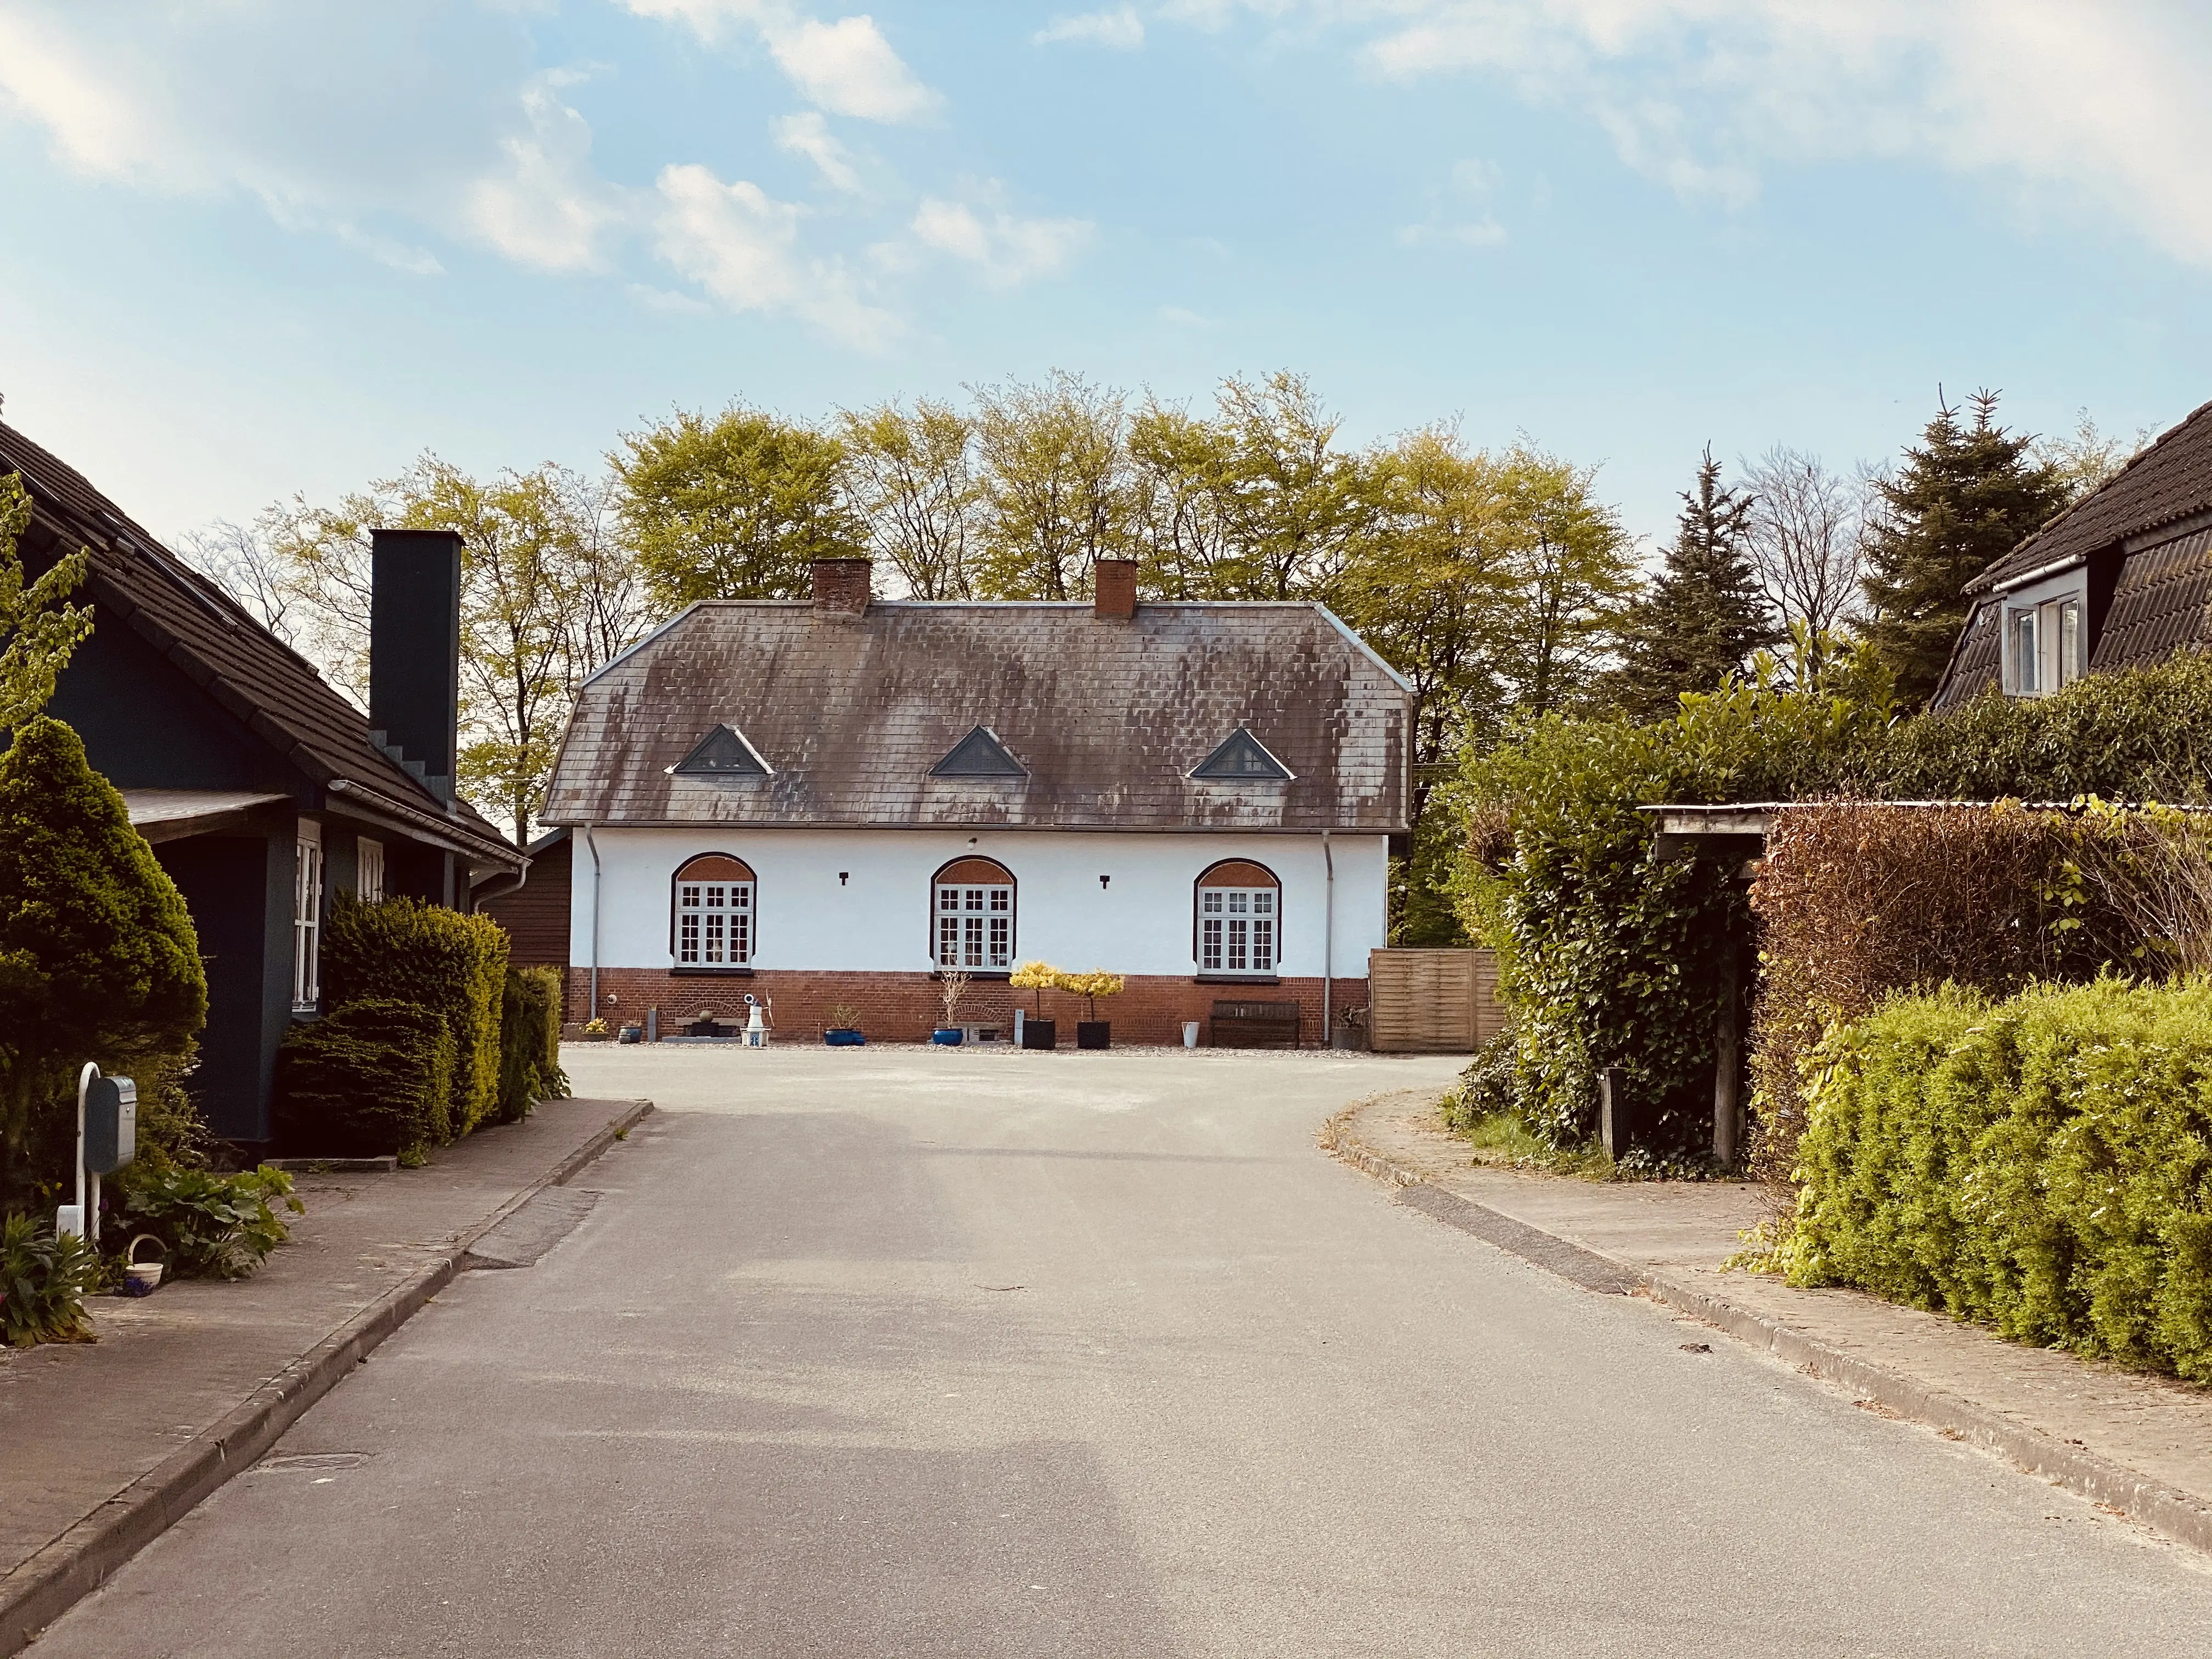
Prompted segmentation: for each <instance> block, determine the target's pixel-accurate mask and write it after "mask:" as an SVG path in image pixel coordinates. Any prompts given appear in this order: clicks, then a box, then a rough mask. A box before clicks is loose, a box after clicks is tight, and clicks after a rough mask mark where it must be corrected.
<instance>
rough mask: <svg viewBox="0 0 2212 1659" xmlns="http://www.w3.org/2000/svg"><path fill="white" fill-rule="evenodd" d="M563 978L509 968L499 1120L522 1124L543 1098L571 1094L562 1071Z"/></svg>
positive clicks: (503, 997) (540, 970)
mask: <svg viewBox="0 0 2212 1659" xmlns="http://www.w3.org/2000/svg"><path fill="white" fill-rule="evenodd" d="M561 994H562V986H561V975H560V973H559V972H558V970H556V969H551V968H510V969H507V985H506V989H505V991H504V993H503V994H502V995H501V1002H500V1021H499V1121H501V1122H502V1123H519V1122H520V1121H522V1120H523V1119H524V1118H526V1117H527V1116H529V1115H530V1109H531V1108H532V1106H534V1105H535V1104H537V1103H538V1102H539V1101H541V1100H559V1099H562V1097H565V1096H566V1095H567V1094H568V1073H565V1072H563V1071H562V1069H561Z"/></svg>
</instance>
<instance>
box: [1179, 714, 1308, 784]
mask: <svg viewBox="0 0 2212 1659" xmlns="http://www.w3.org/2000/svg"><path fill="white" fill-rule="evenodd" d="M1191 776H1193V777H1194V778H1205V779H1207V780H1208V781H1212V782H1215V783H1285V782H1287V781H1289V780H1290V777H1291V769H1290V768H1289V767H1287V766H1285V765H1284V764H1283V763H1282V762H1280V761H1279V760H1277V759H1276V758H1275V757H1273V755H1271V754H1269V753H1268V752H1267V745H1266V744H1263V743H1261V741H1260V739H1259V738H1255V737H1254V736H1253V735H1252V734H1251V733H1250V732H1248V731H1246V730H1245V729H1244V728H1243V726H1238V727H1237V729H1236V730H1235V731H1234V732H1231V733H1230V734H1229V736H1228V737H1227V738H1225V740H1224V741H1223V743H1222V744H1221V746H1220V747H1219V748H1218V749H1216V750H1214V751H1213V752H1212V754H1210V755H1208V756H1207V757H1206V758H1205V759H1204V760H1202V761H1200V762H1199V763H1198V764H1197V765H1196V766H1195V767H1194V768H1193V769H1192V770H1191Z"/></svg>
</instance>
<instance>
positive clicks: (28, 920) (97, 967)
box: [0, 715, 207, 1208]
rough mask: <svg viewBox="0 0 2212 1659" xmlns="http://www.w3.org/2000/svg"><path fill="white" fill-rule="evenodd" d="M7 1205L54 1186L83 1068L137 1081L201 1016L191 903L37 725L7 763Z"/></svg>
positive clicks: (3, 983)
mask: <svg viewBox="0 0 2212 1659" xmlns="http://www.w3.org/2000/svg"><path fill="white" fill-rule="evenodd" d="M0 994H4V1000H5V1003H6V1006H7V1009H8V1018H7V1022H6V1024H5V1027H4V1029H0V1208H5V1207H9V1206H15V1205H16V1204H19V1203H22V1202H25V1201H27V1200H33V1201H36V1200H44V1199H46V1198H47V1197H50V1196H51V1195H52V1192H53V1191H54V1190H55V1189H56V1188H58V1185H59V1183H60V1182H61V1180H62V1177H63V1176H64V1172H65V1171H66V1170H67V1168H68V1165H69V1158H70V1147H71V1146H73V1144H74V1137H75V1134H76V1110H75V1100H76V1096H75V1093H74V1087H75V1083H76V1068H77V1067H78V1066H80V1065H81V1064H82V1062H84V1061H85V1060H97V1061H98V1062H99V1063H100V1066H102V1068H103V1069H106V1070H110V1071H116V1072H128V1071H129V1070H130V1069H131V1066H132V1065H133V1064H134V1063H135V1062H137V1060H139V1059H140V1058H142V1057H152V1056H159V1055H163V1054H173V1053H176V1052H177V1051H179V1050H180V1049H182V1048H184V1047H185V1044H186V1043H187V1042H190V1041H191V1037H192V1036H193V1034H194V1033H195V1032H197V1030H199V1028H200V1026H201V1024H203V1023H204V1021H205V1019H206V1018H207V978H206V975H205V974H204V972H203V971H202V969H201V966H200V956H199V941H198V939H197V935H196V934H195V933H194V932H193V929H192V922H191V916H190V915H187V914H186V912H185V902H184V898H183V896H181V895H180V894H179V892H178V891H177V889H176V886H175V884H173V882H171V881H170V879H169V878H168V875H167V872H164V871H163V870H162V868H161V865H160V864H158V863H157V862H155V858H154V851H153V848H150V847H149V846H147V844H146V842H145V841H144V839H143V837H142V836H140V835H139V834H138V832H137V830H135V829H132V828H131V815H130V812H129V811H128V810H127V809H126V808H125V806H124V804H123V797H122V796H120V795H119V794H118V793H116V792H115V789H114V787H112V785H111V784H109V783H108V781H106V779H105V778H103V777H101V776H100V775H99V774H98V773H96V772H94V770H93V769H92V768H91V767H90V766H89V765H88V764H87V763H86V761H85V755H84V744H82V742H80V741H79V740H78V738H77V735H76V732H72V731H71V730H70V728H69V727H68V726H64V725H63V724H62V723H61V722H60V721H59V720H53V719H51V718H49V717H47V716H45V715H38V716H34V717H33V718H32V719H31V720H27V722H25V723H24V724H23V725H22V726H20V727H18V728H17V730H16V732H15V742H14V744H12V745H11V746H10V747H9V750H8V752H7V753H6V755H4V756H0Z"/></svg>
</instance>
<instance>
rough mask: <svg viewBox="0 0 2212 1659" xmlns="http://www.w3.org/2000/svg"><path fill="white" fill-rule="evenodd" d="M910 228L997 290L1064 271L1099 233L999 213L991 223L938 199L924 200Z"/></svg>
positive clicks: (1087, 226) (1085, 225) (1069, 222)
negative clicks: (1094, 234)
mask: <svg viewBox="0 0 2212 1659" xmlns="http://www.w3.org/2000/svg"><path fill="white" fill-rule="evenodd" d="M912 228H913V230H914V234H915V236H916V237H917V238H918V239H919V240H921V243H922V244H923V245H924V246H927V247H933V248H935V249H936V250H937V251H938V252H940V253H949V254H951V256H952V257H953V258H956V259H959V260H963V261H964V262H965V263H967V264H971V265H973V266H975V268H976V270H978V271H979V272H981V276H982V278H983V281H984V283H986V284H987V285H988V286H989V287H992V288H998V289H1013V288H1019V287H1021V286H1022V284H1024V283H1028V282H1030V281H1032V280H1034V279H1035V278H1036V277H1039V276H1052V275H1054V273H1056V272H1058V271H1060V270H1065V269H1066V267H1067V265H1068V264H1069V263H1070V262H1071V261H1073V259H1074V258H1075V256H1076V255H1077V254H1078V253H1079V252H1082V251H1083V249H1084V248H1085V246H1088V245H1089V244H1090V241H1091V236H1092V234H1093V232H1094V230H1095V227H1094V226H1092V225H1091V222H1089V221H1088V220H1084V219H1018V218H1016V217H1015V216H1013V215H1012V214H1010V213H1006V212H1003V211H996V210H994V211H993V212H992V213H991V215H990V217H989V219H988V220H987V221H986V220H985V219H984V218H983V217H981V216H979V215H978V214H977V213H976V212H975V210H974V209H973V208H970V207H968V206H967V205H965V204H962V203H959V202H948V201H945V200H944V199H942V198H941V197H935V196H927V197H923V198H922V203H921V210H920V211H919V212H917V213H916V214H915V216H914V224H913V227H912Z"/></svg>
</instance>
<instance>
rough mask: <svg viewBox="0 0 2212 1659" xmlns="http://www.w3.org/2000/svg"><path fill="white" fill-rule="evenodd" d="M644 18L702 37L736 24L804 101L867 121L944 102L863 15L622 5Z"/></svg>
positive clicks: (643, 0) (773, 4)
mask: <svg viewBox="0 0 2212 1659" xmlns="http://www.w3.org/2000/svg"><path fill="white" fill-rule="evenodd" d="M623 3H624V4H625V5H627V6H628V7H629V9H630V10H631V11H633V12H635V13H636V14H637V15H639V16H641V17H658V18H663V19H665V20H667V21H671V22H680V23H684V24H686V25H688V26H689V27H690V28H691V30H692V31H693V33H696V34H697V35H698V36H699V38H700V39H701V40H708V41H712V40H720V39H721V38H722V37H723V35H724V33H725V32H726V28H727V27H729V26H732V25H735V26H738V27H742V28H744V29H746V30H749V31H750V32H751V33H754V34H756V35H757V37H758V38H759V40H760V41H761V43H762V44H763V46H766V47H767V48H768V52H769V57H770V58H774V59H775V66H776V67H777V68H778V69H780V70H782V71H783V72H784V75H785V76H787V78H788V79H789V80H790V82H791V83H792V84H793V86H795V87H797V88H799V91H800V92H802V93H804V94H805V95H806V97H807V98H808V99H809V100H811V101H812V102H814V103H815V104H817V105H819V106H821V107H822V108H823V109H826V110H828V111H829V112H830V113H831V114H833V115H854V116H858V117H860V118H861V119H863V120H867V121H885V122H893V123H897V122H910V121H918V120H921V119H922V118H925V117H927V116H929V115H932V114H933V113H935V112H936V111H937V110H938V109H939V106H941V105H942V103H943V101H944V100H942V99H940V98H939V96H938V95H937V94H936V93H934V92H933V91H931V90H930V89H929V88H927V87H926V86H924V85H923V84H922V83H921V81H919V80H918V79H916V78H915V73H914V71H913V70H910V69H908V67H907V66H906V60H905V59H903V58H901V57H900V56H899V55H898V53H897V52H896V50H894V49H893V47H892V46H891V43H890V41H889V40H885V39H884V33H883V31H882V30H881V29H879V28H878V27H876V20H875V19H874V18H873V17H872V16H869V15H866V13H862V14H860V15H856V16H851V17H841V18H839V19H838V20H837V21H836V22H834V23H824V22H822V21H818V20H817V19H815V18H812V17H807V16H804V15H801V14H800V13H799V11H798V10H797V9H796V8H794V7H793V6H791V5H789V4H787V3H784V0H623Z"/></svg>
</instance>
